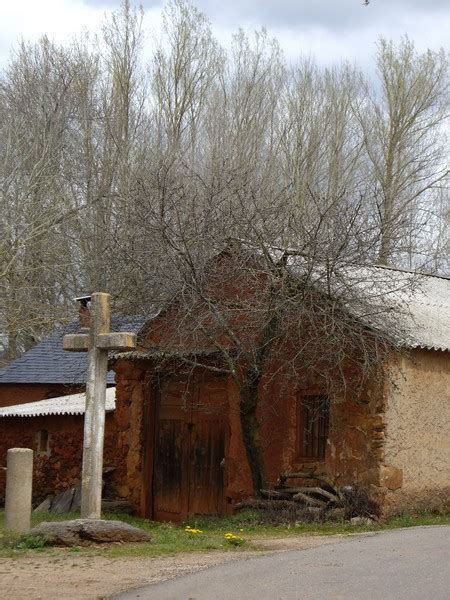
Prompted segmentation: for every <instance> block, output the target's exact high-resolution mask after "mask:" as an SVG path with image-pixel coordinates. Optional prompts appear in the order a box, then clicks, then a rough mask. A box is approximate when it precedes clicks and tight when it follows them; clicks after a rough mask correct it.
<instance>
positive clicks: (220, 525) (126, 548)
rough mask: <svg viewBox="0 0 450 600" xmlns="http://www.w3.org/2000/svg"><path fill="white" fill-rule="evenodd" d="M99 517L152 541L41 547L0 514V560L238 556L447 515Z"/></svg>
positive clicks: (443, 519) (444, 521)
mask: <svg viewBox="0 0 450 600" xmlns="http://www.w3.org/2000/svg"><path fill="white" fill-rule="evenodd" d="M78 517H79V515H77V514H65V515H47V514H42V513H41V514H33V516H32V524H33V525H37V524H38V523H39V522H41V521H46V520H47V521H48V520H52V521H62V520H66V519H74V518H78ZM104 517H105V518H107V519H119V520H122V521H125V522H127V523H129V524H131V525H135V526H136V527H140V528H142V529H145V530H146V531H148V532H149V533H150V535H151V537H152V541H151V542H150V543H141V544H113V545H110V546H100V545H98V546H95V547H90V548H78V547H75V548H69V549H60V548H49V547H45V546H43V544H42V540H41V539H40V538H36V537H34V536H30V535H26V536H22V537H17V536H12V535H11V534H9V533H7V532H5V529H4V516H3V512H1V511H0V556H3V557H19V556H21V555H24V554H26V553H45V554H49V555H52V554H53V555H55V554H60V555H61V554H66V555H69V556H70V555H72V556H73V555H74V554H78V555H83V556H92V555H97V556H98V555H101V556H106V557H111V558H113V557H125V556H128V557H130V556H136V557H137V556H139V557H152V556H163V555H174V554H180V553H188V552H211V551H222V552H224V551H228V552H240V551H242V550H258V544H257V540H258V539H262V538H266V539H269V538H271V537H272V538H283V537H288V536H289V537H290V536H299V535H337V534H341V535H349V534H352V533H361V532H369V531H380V530H386V529H396V528H401V527H414V526H418V525H450V514H447V515H418V516H402V517H395V518H392V519H389V520H387V521H385V522H383V523H374V524H372V525H358V526H355V525H351V524H350V523H348V522H340V523H301V524H298V525H291V526H289V525H278V526H274V525H261V524H259V523H258V518H259V516H258V514H257V513H256V512H254V511H243V512H241V513H239V514H237V515H234V516H231V517H221V518H206V517H203V518H195V519H192V520H190V521H189V522H188V523H187V524H188V525H189V526H190V527H191V528H194V529H199V530H201V532H202V533H189V532H187V531H186V530H185V527H186V525H187V524H182V525H173V524H168V523H156V522H153V521H147V520H145V519H139V518H137V517H130V516H128V515H120V516H118V515H104ZM230 532H232V533H234V534H236V535H238V536H240V537H242V538H243V539H244V540H245V542H244V543H243V544H242V545H238V546H236V545H234V544H232V543H230V542H229V541H227V539H226V538H225V534H226V533H230Z"/></svg>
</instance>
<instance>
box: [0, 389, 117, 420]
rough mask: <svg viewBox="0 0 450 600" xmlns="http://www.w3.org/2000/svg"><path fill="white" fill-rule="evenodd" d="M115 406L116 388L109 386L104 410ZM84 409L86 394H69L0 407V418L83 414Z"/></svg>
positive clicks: (113, 408)
mask: <svg viewBox="0 0 450 600" xmlns="http://www.w3.org/2000/svg"><path fill="white" fill-rule="evenodd" d="M115 408H116V388H115V387H110V388H107V390H106V404H105V410H106V412H112V411H113V410H115ZM85 409H86V394H85V393H84V392H83V393H81V394H71V395H69V396H60V397H59V398H50V399H49V400H39V401H38V402H27V403H25V404H17V405H15V406H5V407H4V408H0V419H1V418H5V417H41V416H44V415H84V413H85Z"/></svg>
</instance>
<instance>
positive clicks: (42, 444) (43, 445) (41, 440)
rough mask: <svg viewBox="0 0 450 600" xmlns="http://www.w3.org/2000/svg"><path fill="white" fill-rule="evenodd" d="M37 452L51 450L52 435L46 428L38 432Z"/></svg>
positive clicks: (45, 452)
mask: <svg viewBox="0 0 450 600" xmlns="http://www.w3.org/2000/svg"><path fill="white" fill-rule="evenodd" d="M36 438H37V440H36V441H37V452H38V454H48V453H49V451H50V436H49V433H48V431H47V430H46V429H41V430H39V431H38V432H37V436H36Z"/></svg>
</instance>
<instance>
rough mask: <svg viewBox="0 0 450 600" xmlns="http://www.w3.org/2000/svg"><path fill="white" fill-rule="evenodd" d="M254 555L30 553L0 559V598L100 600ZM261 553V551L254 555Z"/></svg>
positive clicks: (289, 546)
mask: <svg viewBox="0 0 450 600" xmlns="http://www.w3.org/2000/svg"><path fill="white" fill-rule="evenodd" d="M340 538H341V536H333V537H319V536H301V537H289V538H283V539H264V540H253V543H254V544H257V545H258V546H259V547H262V548H264V551H266V552H282V551H286V550H300V549H307V548H313V547H316V546H320V545H322V544H330V543H333V542H336V541H338V540H339V539H340ZM255 554H256V552H254V551H239V552H211V553H201V554H179V555H177V556H164V557H157V558H105V557H102V556H74V555H73V554H71V553H70V552H67V551H61V552H60V553H59V554H52V555H48V554H46V555H44V554H42V555H38V554H36V553H33V554H32V553H30V554H27V555H21V556H18V557H16V558H2V559H0V590H1V594H0V595H1V597H2V598H5V599H6V598H7V599H8V600H24V599H27V600H44V599H45V600H61V599H63V598H64V599H65V598H67V599H70V600H99V599H102V598H108V597H109V596H112V595H114V594H118V593H119V592H123V591H125V590H129V589H131V588H133V587H138V586H141V585H145V584H148V583H155V582H157V581H163V580H165V579H173V578H174V577H178V576H180V575H185V574H187V573H192V572H194V571H198V570H200V569H206V568H207V567H212V566H214V565H218V564H221V563H224V562H228V561H231V560H243V559H247V558H249V557H253V556H255ZM258 554H261V552H258Z"/></svg>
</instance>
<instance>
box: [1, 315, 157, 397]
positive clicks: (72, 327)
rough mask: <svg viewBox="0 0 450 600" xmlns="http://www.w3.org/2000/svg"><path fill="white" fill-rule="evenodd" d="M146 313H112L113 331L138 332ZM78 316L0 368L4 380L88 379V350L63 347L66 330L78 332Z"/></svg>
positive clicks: (80, 381)
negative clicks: (115, 314)
mask: <svg viewBox="0 0 450 600" xmlns="http://www.w3.org/2000/svg"><path fill="white" fill-rule="evenodd" d="M147 320H149V319H148V318H146V317H141V316H139V317H113V318H112V320H111V330H112V331H130V332H131V333H138V332H139V330H140V329H141V328H142V327H143V325H144V324H145V322H146V321H147ZM78 329H79V323H78V320H77V321H74V322H72V323H70V324H69V325H68V326H67V327H64V328H61V329H59V330H56V331H54V332H53V334H52V335H51V336H50V337H48V338H46V339H45V340H43V341H42V342H40V343H39V344H37V345H36V346H34V348H31V350H28V352H25V354H23V355H22V356H21V357H20V358H18V359H17V360H15V361H14V362H12V363H11V364H9V365H8V366H7V367H6V368H5V369H3V370H2V371H0V384H2V383H52V384H56V383H61V384H66V385H77V384H83V383H85V382H86V368H87V355H86V352H67V351H65V350H63V345H62V338H63V336H64V335H65V334H66V333H76V332H77V331H78ZM107 383H108V384H112V383H114V373H113V372H112V371H110V372H109V373H108V378H107Z"/></svg>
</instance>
